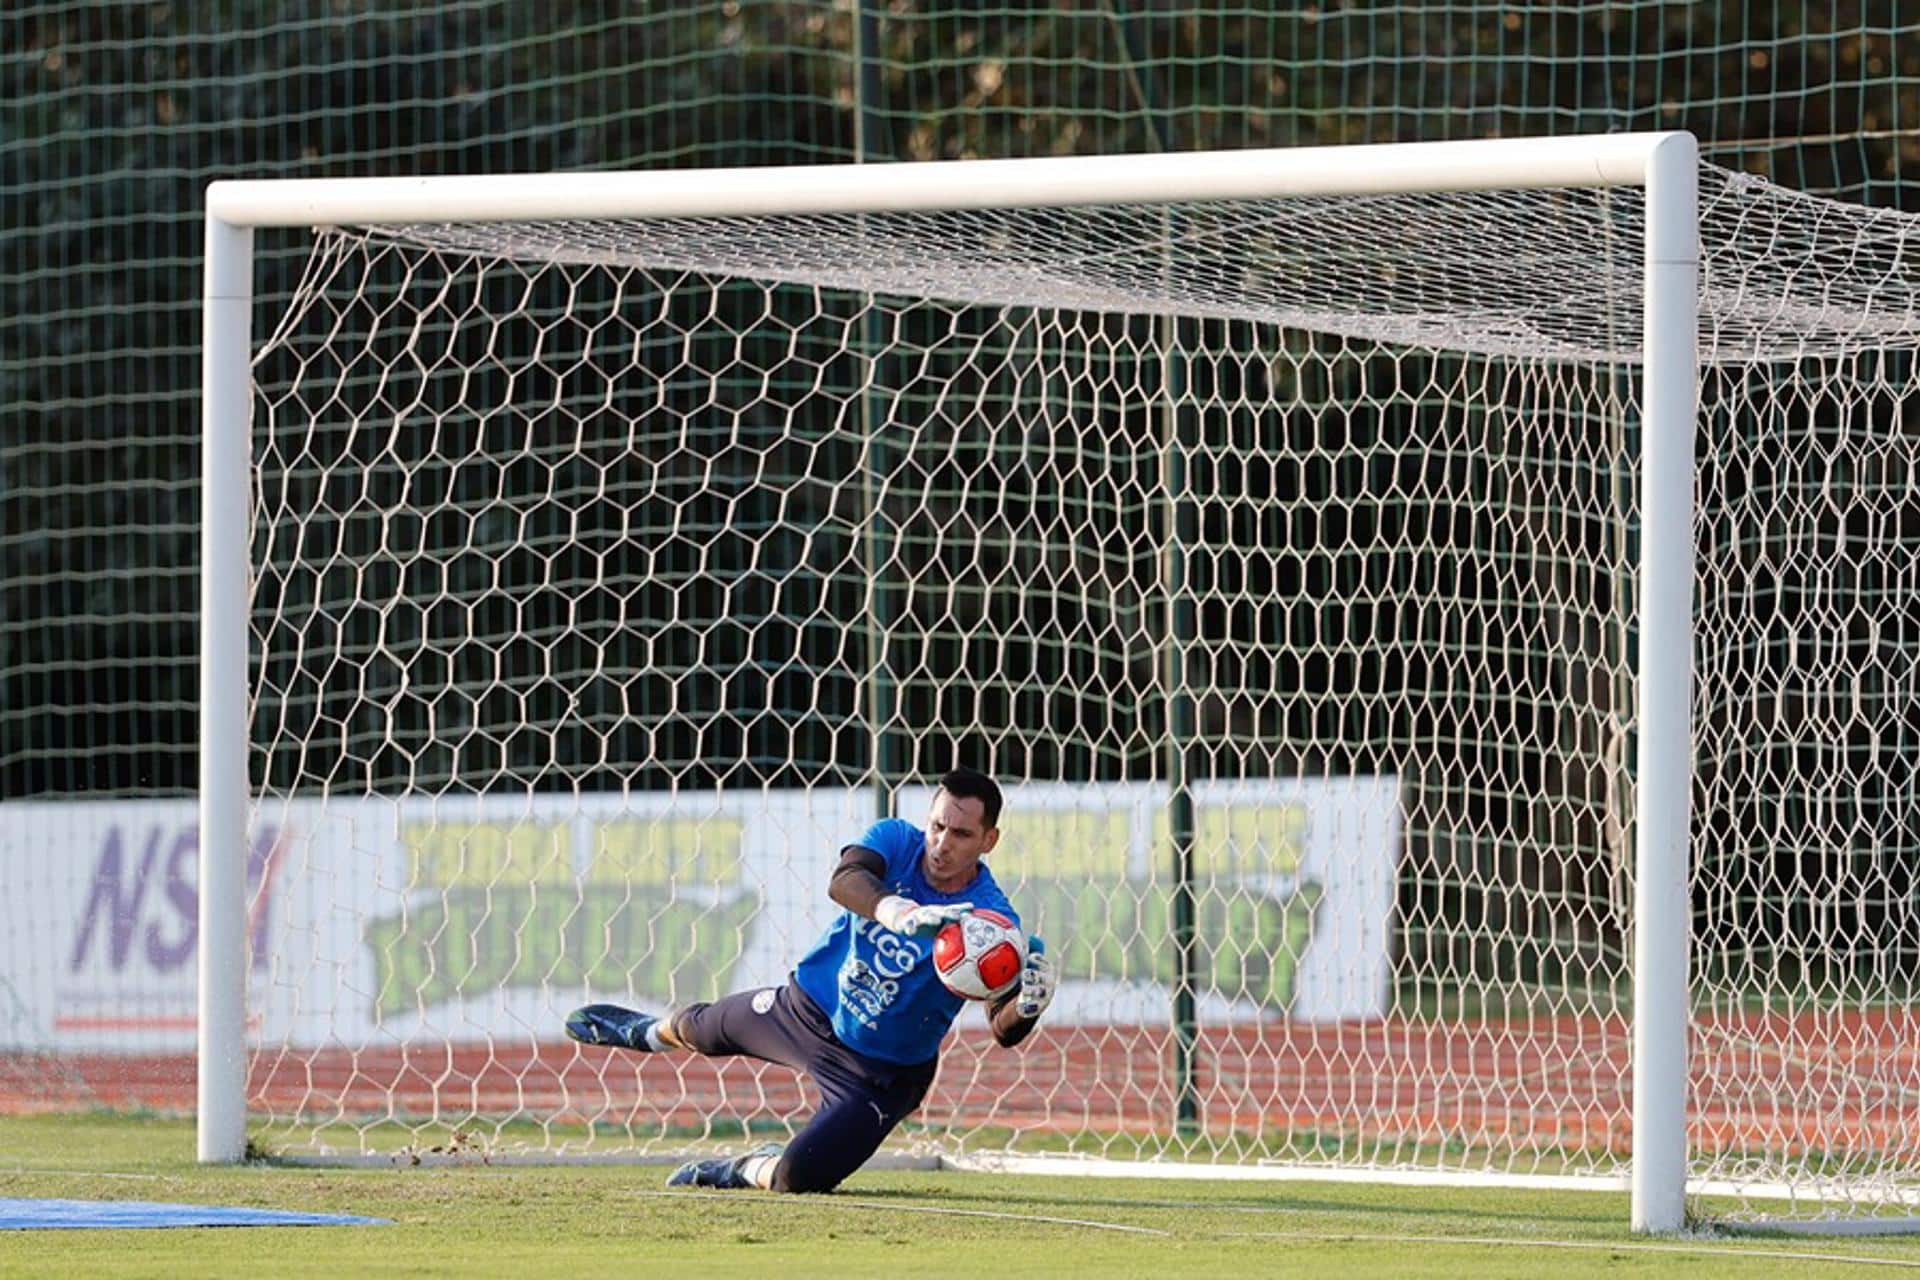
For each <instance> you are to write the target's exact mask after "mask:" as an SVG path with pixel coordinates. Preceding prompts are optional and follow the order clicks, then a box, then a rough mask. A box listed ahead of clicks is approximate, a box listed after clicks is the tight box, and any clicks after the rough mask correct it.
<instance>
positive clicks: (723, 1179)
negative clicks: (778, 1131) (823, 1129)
mask: <svg viewBox="0 0 1920 1280" xmlns="http://www.w3.org/2000/svg"><path fill="white" fill-rule="evenodd" d="M785 1150H786V1147H785V1146H783V1145H782V1144H780V1143H778V1142H769V1143H767V1144H766V1145H765V1146H762V1147H755V1148H754V1149H753V1150H752V1151H749V1152H747V1154H745V1155H743V1156H713V1157H711V1158H709V1159H706V1160H689V1161H687V1162H686V1163H685V1164H683V1165H681V1166H680V1167H679V1168H678V1169H675V1170H674V1171H673V1172H672V1173H670V1174H668V1175H667V1185H668V1186H670V1187H714V1188H717V1189H719V1190H722V1191H740V1190H744V1189H745V1188H748V1187H752V1186H753V1185H754V1184H753V1183H751V1182H748V1181H747V1175H746V1172H745V1170H746V1164H747V1161H749V1160H751V1159H753V1158H754V1157H755V1156H777V1155H779V1154H780V1153H781V1152H783V1151H785Z"/></svg>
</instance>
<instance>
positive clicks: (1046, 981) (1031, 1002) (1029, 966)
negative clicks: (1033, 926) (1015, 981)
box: [1013, 934, 1054, 1018]
mask: <svg viewBox="0 0 1920 1280" xmlns="http://www.w3.org/2000/svg"><path fill="white" fill-rule="evenodd" d="M1053 987H1054V969H1053V961H1052V959H1051V958H1049V957H1048V955H1047V944H1046V943H1045V942H1043V941H1041V940H1040V937H1039V935H1038V934H1036V935H1034V936H1033V937H1031V938H1028V939H1027V963H1026V967H1025V968H1023V969H1021V971H1020V994H1019V995H1017V996H1015V997H1014V1002H1013V1003H1014V1009H1015V1011H1016V1012H1018V1013H1019V1015H1020V1016H1021V1017H1023V1018H1037V1017H1039V1016H1040V1015H1041V1014H1043V1013H1045V1012H1046V1011H1047V1006H1048V1005H1050V1004H1052V1003H1053Z"/></svg>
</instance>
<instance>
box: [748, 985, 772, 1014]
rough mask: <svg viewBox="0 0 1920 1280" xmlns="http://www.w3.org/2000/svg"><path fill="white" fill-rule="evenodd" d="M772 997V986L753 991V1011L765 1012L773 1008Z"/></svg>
mask: <svg viewBox="0 0 1920 1280" xmlns="http://www.w3.org/2000/svg"><path fill="white" fill-rule="evenodd" d="M773 997H774V990H773V988H772V987H768V988H767V989H766V990H765V991H756V992H754V993H753V1011H754V1012H755V1013H765V1012H766V1011H767V1010H769V1009H771V1008H773Z"/></svg>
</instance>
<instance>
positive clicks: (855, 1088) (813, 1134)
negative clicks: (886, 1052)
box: [749, 1049, 935, 1192]
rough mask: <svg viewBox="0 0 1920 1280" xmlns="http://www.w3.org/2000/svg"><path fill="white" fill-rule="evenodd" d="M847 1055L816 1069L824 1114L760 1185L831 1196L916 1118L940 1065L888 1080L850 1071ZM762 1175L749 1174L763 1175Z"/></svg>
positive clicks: (901, 1071)
mask: <svg viewBox="0 0 1920 1280" xmlns="http://www.w3.org/2000/svg"><path fill="white" fill-rule="evenodd" d="M849 1066H850V1063H849V1062H848V1060H847V1055H846V1051H845V1050H844V1049H841V1050H839V1052H838V1053H836V1054H835V1055H833V1056H832V1060H830V1061H816V1062H815V1063H814V1071H813V1075H814V1079H815V1081H816V1082H817V1083H818V1084H819V1085H820V1092H821V1095H822V1099H821V1105H820V1110H819V1111H817V1112H815V1113H814V1117H813V1119H811V1120H809V1121H808V1122H807V1127H806V1128H804V1129H802V1130H801V1131H800V1132H799V1133H798V1134H796V1135H795V1136H794V1139H793V1141H792V1142H790V1143H788V1144H787V1149H786V1152H785V1153H784V1154H783V1155H781V1157H780V1160H779V1162H778V1163H777V1164H775V1165H774V1166H772V1167H771V1168H770V1169H768V1170H767V1171H766V1173H765V1174H764V1175H763V1176H764V1177H765V1181H764V1182H762V1183H761V1184H760V1185H762V1186H765V1187H768V1188H770V1189H771V1190H774V1191H798V1192H810V1191H831V1190H833V1189H834V1188H835V1187H837V1186H839V1185H840V1184H841V1183H842V1182H845V1181H846V1180H847V1178H848V1176H849V1175H851V1174H852V1173H853V1172H854V1171H855V1170H856V1169H858V1168H859V1167H860V1166H861V1165H863V1164H865V1163H866V1162H867V1160H868V1159H869V1158H870V1157H871V1156H872V1155H873V1153H874V1152H876V1151H878V1150H879V1149H880V1144H881V1143H882V1142H884V1141H886V1138H887V1135H888V1134H890V1133H892V1132H893V1129H894V1126H895V1125H897V1124H899V1123H900V1122H901V1121H902V1120H904V1119H906V1118H907V1117H908V1116H909V1115H912V1114H913V1112H914V1109H915V1108H917V1107H918V1106H919V1105H920V1101H921V1099H923V1098H925V1097H926V1096H927V1090H928V1088H930V1087H931V1086H932V1084H933V1075H934V1068H935V1064H934V1063H931V1062H928V1063H924V1064H922V1065H920V1066H914V1067H900V1068H897V1069H893V1070H891V1071H889V1072H888V1073H886V1074H884V1075H868V1074H866V1073H865V1072H856V1071H854V1070H849V1069H848V1068H849ZM757 1171H758V1170H749V1172H757Z"/></svg>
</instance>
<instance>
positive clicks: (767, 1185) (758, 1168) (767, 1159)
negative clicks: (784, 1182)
mask: <svg viewBox="0 0 1920 1280" xmlns="http://www.w3.org/2000/svg"><path fill="white" fill-rule="evenodd" d="M785 1151H786V1148H785V1147H762V1148H760V1150H758V1151H756V1152H754V1153H753V1154H752V1155H747V1156H742V1157H741V1158H740V1178H741V1180H742V1181H743V1182H746V1183H747V1184H748V1185H750V1186H755V1187H759V1188H760V1189H761V1190H762V1191H771V1190H773V1171H774V1169H776V1168H777V1167H779V1164H780V1157H781V1155H782V1154H784V1153H785Z"/></svg>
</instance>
